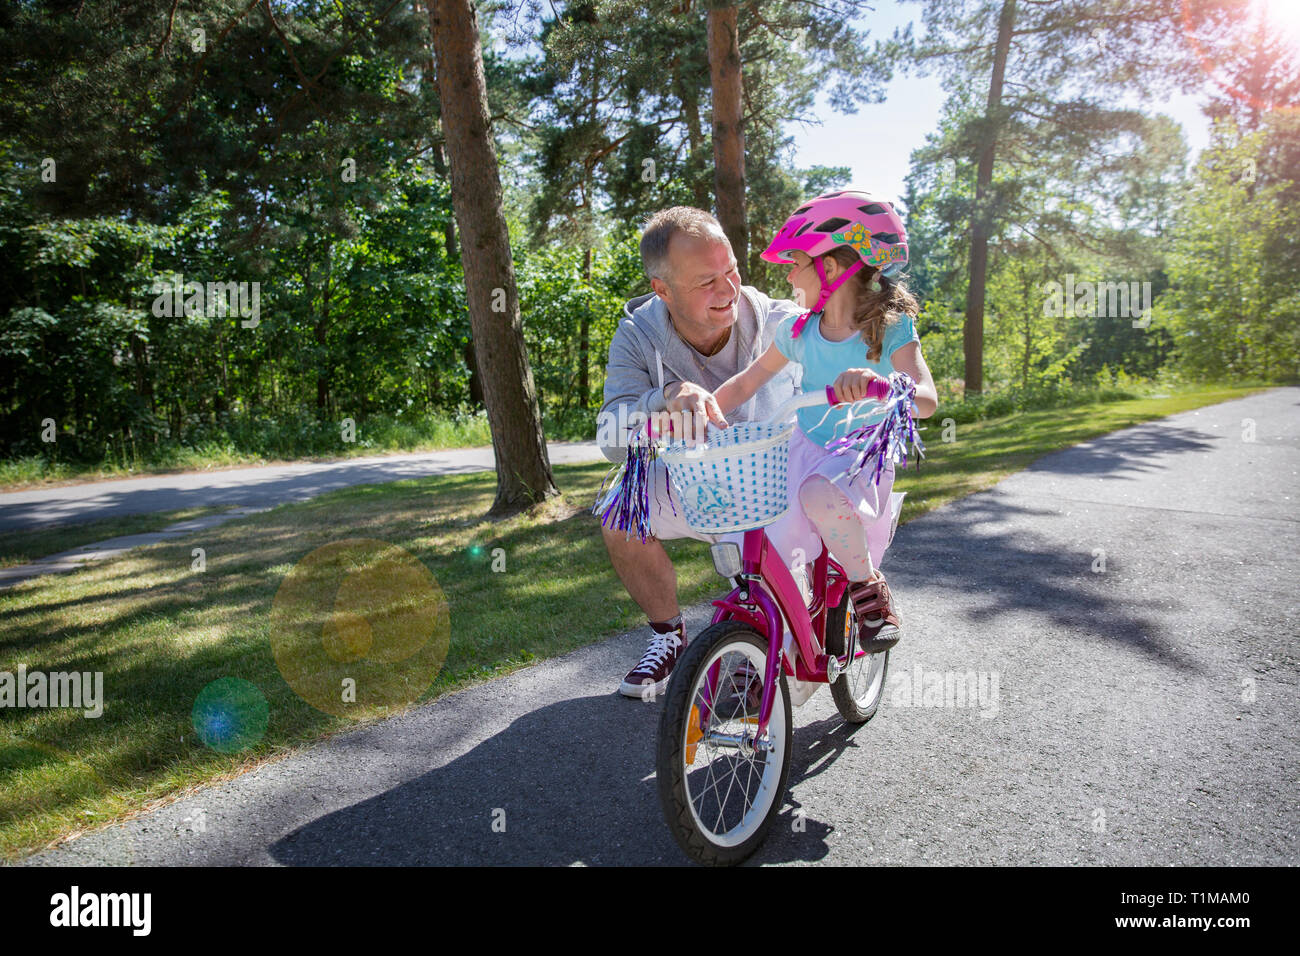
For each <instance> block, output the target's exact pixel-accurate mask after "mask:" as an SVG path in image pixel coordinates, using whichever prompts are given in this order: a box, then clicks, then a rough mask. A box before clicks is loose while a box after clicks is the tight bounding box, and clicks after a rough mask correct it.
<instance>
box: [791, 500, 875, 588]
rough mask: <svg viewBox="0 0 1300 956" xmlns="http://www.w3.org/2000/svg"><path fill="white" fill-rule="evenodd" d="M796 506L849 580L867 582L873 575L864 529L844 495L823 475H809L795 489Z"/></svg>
mask: <svg viewBox="0 0 1300 956" xmlns="http://www.w3.org/2000/svg"><path fill="white" fill-rule="evenodd" d="M886 500H888V499H886ZM799 504H801V505H802V506H803V510H804V514H806V515H807V516H808V520H809V521H811V522H812V523H813V525H814V526H815V527H816V528H817V531H818V533H819V534H821V536H822V540H823V541H824V542H826V546H827V548H829V549H830V551H831V553H832V554H833V555H835V559H836V560H837V561H839V563H840V564H841V565H842V566H843V567H844V570H845V571H846V572H847V573H848V576H849V580H850V581H867V580H869V579H870V578H872V577H873V576H874V575H875V568H873V567H872V565H871V549H870V548H869V547H868V546H867V529H866V528H865V527H864V526H863V524H862V520H861V519H860V518H859V517H858V513H857V511H856V510H855V509H854V507H853V505H852V503H850V501H849V499H848V496H847V495H845V494H844V492H842V491H841V490H840V489H839V488H837V487H836V486H835V485H834V484H833V483H832V482H831V481H830V479H828V478H826V477H825V476H823V475H809V476H808V477H807V478H806V479H804V482H803V484H801V485H800V486H799Z"/></svg>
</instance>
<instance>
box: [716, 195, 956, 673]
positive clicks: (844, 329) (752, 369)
mask: <svg viewBox="0 0 1300 956" xmlns="http://www.w3.org/2000/svg"><path fill="white" fill-rule="evenodd" d="M763 258H764V259H766V260H767V261H768V262H777V263H784V264H789V265H791V266H792V267H793V268H792V269H791V270H790V274H789V280H790V283H791V284H792V285H793V286H794V288H795V296H796V299H798V298H799V297H800V296H803V298H802V299H801V300H800V301H802V302H814V303H815V304H814V305H813V307H812V310H811V311H810V312H808V313H805V314H804V315H802V316H798V317H791V318H789V319H786V320H785V321H783V322H782V323H781V324H780V325H779V326H777V330H776V337H775V340H774V341H773V343H772V345H771V346H770V347H769V348H768V349H767V351H766V352H764V353H763V354H762V355H761V356H760V357H759V358H758V359H757V360H756V361H755V362H754V363H753V364H752V365H750V366H749V368H747V369H745V370H744V371H743V372H740V373H739V374H737V375H735V376H734V377H732V378H731V379H729V380H728V381H727V382H726V383H725V384H723V385H722V386H721V387H720V388H719V389H718V390H717V392H715V393H714V394H715V397H716V398H717V401H718V404H719V405H720V406H721V408H722V412H723V414H724V415H725V414H727V413H728V412H730V411H731V410H732V409H734V408H737V407H739V406H740V405H742V404H744V403H745V402H747V401H748V400H749V398H750V397H751V396H752V395H753V394H754V392H755V391H757V390H758V389H759V388H761V387H762V386H763V384H764V383H765V382H767V381H768V380H769V379H770V378H771V377H772V376H773V375H775V374H776V373H777V372H779V371H780V370H781V368H782V367H783V366H784V365H785V364H786V362H798V363H799V364H800V365H801V366H803V390H804V391H805V392H809V391H814V390H824V389H825V387H826V386H827V385H831V384H833V385H834V386H835V391H836V397H837V398H839V400H840V401H843V402H856V401H859V400H861V399H863V398H865V397H867V387H868V385H869V384H870V383H871V381H872V380H873V379H875V378H881V377H888V376H889V375H890V374H891V373H892V372H894V371H900V372H906V373H907V374H908V375H910V376H911V377H912V379H913V380H914V381H915V382H916V395H915V404H916V410H917V414H918V416H919V417H921V418H928V417H929V416H931V415H933V414H934V411H935V409H936V408H937V407H938V396H937V394H936V393H935V388H934V380H933V379H932V378H931V377H930V370H929V369H928V368H926V365H925V359H924V357H923V356H922V355H921V344H920V338H919V336H918V335H917V334H916V329H915V327H914V325H913V323H912V319H913V317H914V316H915V315H916V312H917V303H916V300H915V299H914V298H913V297H912V296H911V295H910V294H909V293H908V292H907V290H906V289H905V288H904V287H903V286H902V285H901V284H900V282H899V280H898V278H897V276H898V274H899V273H900V272H901V271H902V270H903V267H904V266H905V265H906V264H907V235H906V232H905V230H904V228H903V222H902V220H901V219H900V218H899V216H898V214H897V213H896V212H895V211H894V209H893V207H892V206H891V205H890V204H889V203H888V202H885V201H884V200H882V199H880V198H878V197H875V196H872V195H870V194H868V193H865V192H860V191H856V190H840V191H835V192H829V193H826V194H824V195H822V196H818V197H817V198H816V199H814V200H812V201H811V202H809V203H806V204H805V205H803V206H801V207H800V208H799V209H797V210H795V212H794V214H793V215H792V216H791V217H790V218H789V219H788V220H787V221H786V223H785V225H784V226H782V227H781V229H780V231H779V232H778V233H777V234H776V238H775V239H773V240H772V242H771V244H770V245H769V246H768V247H767V250H766V251H765V252H764V253H763ZM798 416H799V427H798V428H796V429H795V432H794V434H793V435H792V436H791V439H790V458H789V479H788V487H789V489H790V510H789V511H788V512H786V514H785V515H784V516H783V517H782V518H781V519H779V520H778V521H776V522H775V523H773V524H772V525H769V526H768V527H767V529H766V531H767V535H768V538H769V539H770V540H771V541H772V543H773V544H774V545H775V546H776V547H777V548H778V550H779V551H780V553H781V554H783V555H787V556H790V555H793V554H795V553H796V551H797V550H802V551H803V553H804V555H806V560H809V561H811V560H814V559H815V558H816V557H817V555H818V554H820V553H821V542H822V541H825V542H826V544H827V546H828V547H829V548H830V551H831V553H832V554H833V555H834V556H835V559H836V560H837V561H839V562H840V564H841V565H842V566H843V567H844V570H845V571H846V572H847V573H848V576H849V582H850V583H849V595H850V597H852V599H853V608H854V614H855V616H856V618H857V621H858V626H859V631H858V635H859V638H858V641H859V645H860V646H861V647H862V648H863V649H864V650H867V651H870V652H876V651H883V650H886V649H888V648H890V647H893V646H894V645H895V644H897V643H898V638H899V628H900V626H901V623H902V622H901V619H900V618H899V615H898V609H897V608H896V607H895V606H894V603H893V598H892V596H891V594H890V592H889V587H888V585H887V584H886V583H885V578H884V576H883V575H882V574H880V572H879V571H878V570H877V569H876V567H877V565H879V563H880V560H881V558H882V557H883V556H884V551H885V546H886V544H887V543H888V541H889V533H890V527H891V525H892V516H891V514H890V508H889V500H890V499H889V494H890V490H891V489H892V488H893V484H894V468H893V465H892V463H891V464H889V465H887V466H886V468H885V470H884V472H883V473H882V475H881V477H880V483H879V484H878V485H877V484H875V483H874V482H873V481H872V478H871V473H872V469H870V468H864V469H863V470H862V471H861V472H859V473H858V475H857V477H856V478H854V479H852V480H850V479H849V476H848V473H847V471H848V466H849V463H850V461H851V456H850V455H849V454H844V455H836V454H834V453H832V452H829V451H827V450H826V447H825V446H826V445H827V444H828V443H829V442H831V441H833V440H834V439H836V438H840V437H843V436H844V435H845V434H846V433H847V432H848V431H849V430H851V429H853V428H859V427H861V426H862V425H863V424H865V423H870V422H873V421H876V420H879V418H880V416H879V415H876V416H874V417H869V418H863V417H862V416H861V415H859V416H858V417H857V418H855V419H853V420H851V421H850V418H849V409H848V407H847V406H845V407H842V408H836V409H833V410H829V411H828V410H827V409H825V408H805V409H800V410H799V412H798Z"/></svg>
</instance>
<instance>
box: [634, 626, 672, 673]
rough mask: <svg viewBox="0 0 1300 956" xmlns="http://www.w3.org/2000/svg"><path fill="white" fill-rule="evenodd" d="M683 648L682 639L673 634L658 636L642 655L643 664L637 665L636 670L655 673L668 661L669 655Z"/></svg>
mask: <svg viewBox="0 0 1300 956" xmlns="http://www.w3.org/2000/svg"><path fill="white" fill-rule="evenodd" d="M681 646H682V639H681V638H680V637H678V636H677V635H676V634H674V633H672V632H669V633H667V634H656V635H655V636H654V640H652V641H651V642H650V646H649V647H647V648H646V649H645V653H644V654H642V655H641V663H639V664H637V665H636V670H638V671H641V670H644V671H653V670H654V669H655V668H656V667H658V666H659V665H660V664H662V663H663V662H664V661H666V660H667V659H668V655H669V654H671V653H673V652H675V651H676V650H677V649H678V648H680V647H681Z"/></svg>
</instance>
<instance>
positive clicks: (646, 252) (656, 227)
mask: <svg viewBox="0 0 1300 956" xmlns="http://www.w3.org/2000/svg"><path fill="white" fill-rule="evenodd" d="M678 233H681V234H683V235H687V236H692V237H694V238H696V239H713V240H715V241H719V242H726V241H727V234H726V233H725V232H723V231H722V225H721V224H720V223H719V222H718V220H717V219H715V218H714V217H713V216H711V215H710V214H709V213H707V212H705V211H704V210H703V209H696V208H695V207H694V206H673V207H672V208H671V209H663V210H660V211H659V212H657V213H655V214H654V215H653V216H651V217H650V220H649V222H647V223H646V224H645V231H644V232H642V233H641V263H642V265H644V266H645V274H646V275H647V276H649V277H650V278H651V279H663V280H664V281H665V282H666V281H668V278H669V276H668V273H669V269H668V243H670V242H671V241H672V238H673V236H675V235H677V234H678Z"/></svg>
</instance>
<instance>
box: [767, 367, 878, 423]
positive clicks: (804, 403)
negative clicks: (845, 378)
mask: <svg viewBox="0 0 1300 956" xmlns="http://www.w3.org/2000/svg"><path fill="white" fill-rule="evenodd" d="M888 397H889V380H888V379H885V378H873V379H872V380H871V382H870V384H868V385H867V399H868V400H870V401H876V402H879V401H883V400H884V399H886V398H888ZM842 404H844V403H843V402H841V401H840V400H839V398H838V397H837V396H836V394H835V386H834V385H827V386H826V390H825V391H824V392H805V393H804V394H802V395H795V396H794V397H793V398H791V399H789V400H788V401H786V402H785V404H783V405H782V406H781V407H780V408H778V409H777V410H776V413H775V414H773V415H772V417H771V418H769V419H768V420H767V423H768V424H769V425H776V424H779V423H781V422H783V421H785V420H786V419H788V418H789V417H790V415H791V414H792V413H794V412H796V411H798V410H799V409H801V408H816V407H817V406H819V405H842Z"/></svg>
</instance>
